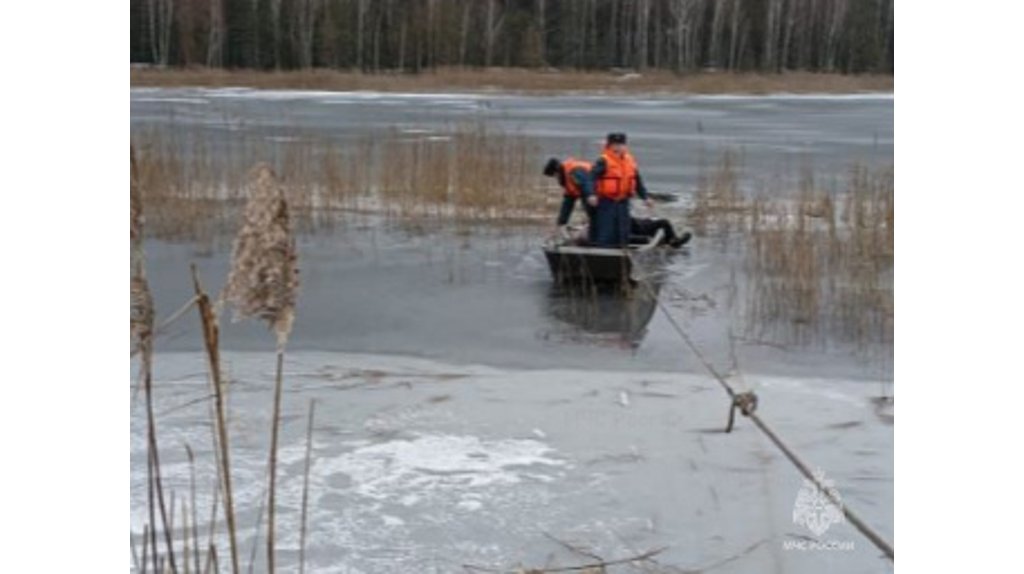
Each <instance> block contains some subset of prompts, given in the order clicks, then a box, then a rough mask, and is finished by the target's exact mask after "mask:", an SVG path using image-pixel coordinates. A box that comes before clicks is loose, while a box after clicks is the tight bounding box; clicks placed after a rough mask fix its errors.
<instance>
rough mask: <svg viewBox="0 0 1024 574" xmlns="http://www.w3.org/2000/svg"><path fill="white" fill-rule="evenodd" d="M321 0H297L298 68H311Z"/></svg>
mask: <svg viewBox="0 0 1024 574" xmlns="http://www.w3.org/2000/svg"><path fill="white" fill-rule="evenodd" d="M320 9H321V0H297V6H296V14H295V16H296V19H297V21H298V22H297V28H298V36H299V66H301V67H302V68H304V69H309V68H312V67H313V38H314V36H315V34H314V31H315V30H316V22H317V17H318V15H319V13H320Z"/></svg>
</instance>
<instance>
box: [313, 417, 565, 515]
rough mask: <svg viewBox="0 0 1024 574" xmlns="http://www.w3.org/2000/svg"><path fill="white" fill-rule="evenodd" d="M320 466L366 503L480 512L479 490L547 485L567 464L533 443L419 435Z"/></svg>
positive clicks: (365, 448)
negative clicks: (450, 504)
mask: <svg viewBox="0 0 1024 574" xmlns="http://www.w3.org/2000/svg"><path fill="white" fill-rule="evenodd" d="M318 466H322V468H320V469H318V470H319V471H321V472H324V473H325V474H343V475H345V476H347V477H348V479H349V480H350V481H351V484H352V491H354V493H356V494H358V495H359V496H362V497H365V498H370V499H374V500H379V501H401V502H402V504H403V505H404V506H415V505H417V504H420V503H421V502H423V501H424V499H426V498H436V497H445V498H447V497H455V498H456V499H457V504H458V505H459V506H460V507H461V508H464V509H466V510H472V509H479V508H480V506H479V505H478V504H475V503H477V502H479V497H478V496H477V495H476V494H478V493H479V491H481V490H486V489H491V488H498V487H506V486H511V485H516V484H519V483H522V482H524V481H534V482H551V481H554V480H556V479H557V478H558V477H559V476H561V474H562V470H563V469H564V468H565V467H566V466H567V463H566V462H565V461H563V460H560V459H558V458H556V456H555V452H554V450H553V449H551V448H550V447H549V446H547V445H545V444H544V443H541V442H539V441H535V440H498V441H485V440H481V439H480V438H478V437H472V436H451V435H422V436H417V437H415V438H412V439H409V440H396V441H392V442H387V443H384V444H373V445H363V446H360V447H358V448H356V449H355V450H353V451H351V452H349V453H346V454H344V455H342V456H340V457H338V458H336V459H334V460H329V461H323V460H321V461H320V463H319V464H318ZM474 491H475V492H474Z"/></svg>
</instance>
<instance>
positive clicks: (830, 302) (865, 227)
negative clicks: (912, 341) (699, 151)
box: [691, 155, 895, 351]
mask: <svg viewBox="0 0 1024 574" xmlns="http://www.w3.org/2000/svg"><path fill="white" fill-rule="evenodd" d="M740 169H741V168H740V166H739V165H738V164H737V162H736V161H735V159H734V157H733V156H731V155H727V157H726V158H725V160H724V161H723V162H722V163H721V164H720V165H719V167H718V168H717V169H716V170H715V171H714V172H713V173H712V174H711V175H710V176H708V177H705V178H702V180H701V186H700V189H699V190H698V192H697V193H696V194H695V205H694V209H693V211H692V213H693V215H692V221H691V223H692V225H693V226H694V228H695V230H696V231H697V232H698V233H701V234H704V235H713V236H716V237H718V238H719V239H721V240H722V241H723V242H726V243H729V242H731V241H735V240H736V239H737V238H742V239H740V241H741V244H740V246H741V248H742V250H743V253H745V258H746V274H745V275H746V278H747V279H746V281H747V282H746V291H747V303H746V305H745V306H744V307H743V319H744V322H745V323H746V326H747V330H748V332H749V334H750V336H751V337H752V338H754V339H756V340H759V341H774V342H777V343H782V344H788V343H802V344H807V343H813V342H818V341H822V340H824V337H825V336H826V335H829V334H838V335H841V336H843V337H846V338H849V339H851V340H853V341H855V342H857V343H858V344H859V345H860V346H861V348H862V349H863V350H866V351H867V350H871V351H873V350H876V349H877V345H879V344H880V345H882V346H883V347H884V346H886V345H891V344H892V341H893V316H894V308H893V307H894V297H893V294H894V284H893V282H892V279H891V275H892V272H893V268H894V263H895V259H894V252H895V200H894V177H893V170H892V168H891V167H890V168H886V169H880V170H872V169H869V168H866V167H863V166H856V167H853V168H851V170H850V173H849V175H848V177H847V182H846V185H845V189H842V190H840V191H832V190H827V189H822V188H821V187H820V186H819V185H818V183H817V182H816V180H815V177H814V176H813V174H811V173H805V174H804V176H803V177H802V179H801V181H800V185H799V190H797V191H796V192H795V193H774V194H771V195H768V194H764V193H762V194H759V195H753V194H750V193H744V192H743V191H741V190H740V189H739V188H738V186H737V183H736V182H737V181H738V180H739V179H740V177H741V173H740Z"/></svg>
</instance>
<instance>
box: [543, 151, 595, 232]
mask: <svg viewBox="0 0 1024 574" xmlns="http://www.w3.org/2000/svg"><path fill="white" fill-rule="evenodd" d="M591 167H592V166H591V164H590V163H589V162H585V161H579V160H576V159H572V158H569V159H565V160H560V159H558V158H551V159H550V160H549V161H548V163H547V165H545V166H544V176H545V177H553V178H555V179H557V180H558V185H559V186H561V188H562V191H563V195H562V208H561V210H559V212H558V221H557V222H556V226H557V227H556V234H560V233H561V232H562V231H563V230H564V229H565V228H566V227H567V226H568V225H569V221H570V220H571V219H572V213H573V211H575V209H576V204H577V203H582V204H583V209H584V210H585V211H586V213H587V221H588V223H589V225H588V228H589V229H594V215H595V214H596V208H595V207H594V206H593V205H591V202H590V201H588V200H589V198H592V197H594V186H593V182H592V180H591V179H590V170H591ZM590 239H593V237H590Z"/></svg>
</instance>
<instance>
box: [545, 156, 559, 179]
mask: <svg viewBox="0 0 1024 574" xmlns="http://www.w3.org/2000/svg"><path fill="white" fill-rule="evenodd" d="M561 169H562V162H560V161H558V158H554V157H553V158H551V159H550V160H548V164H547V165H546V166H544V176H545V177H555V176H556V175H558V172H559V171H560V170H561Z"/></svg>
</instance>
